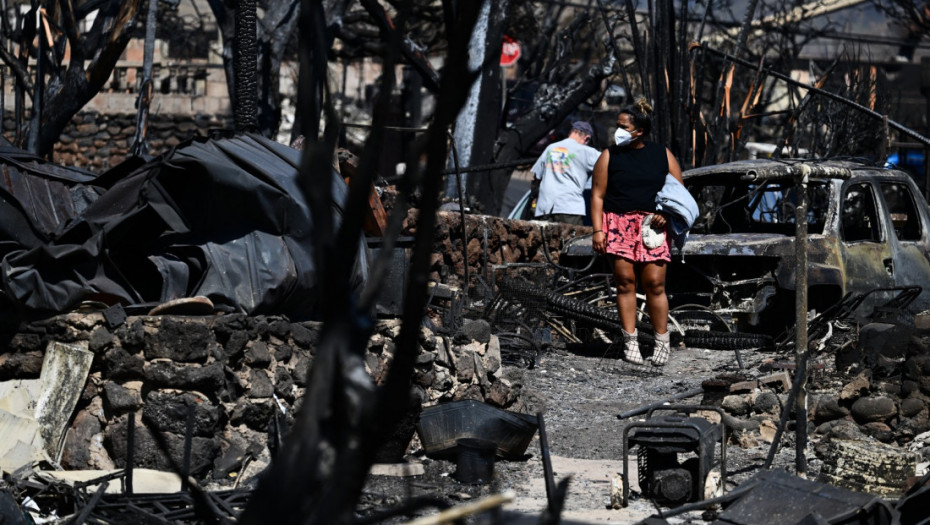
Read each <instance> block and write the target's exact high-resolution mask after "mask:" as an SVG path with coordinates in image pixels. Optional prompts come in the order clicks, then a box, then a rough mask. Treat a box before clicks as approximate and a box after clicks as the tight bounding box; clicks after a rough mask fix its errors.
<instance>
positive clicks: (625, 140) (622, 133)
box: [614, 128, 633, 146]
mask: <svg viewBox="0 0 930 525" xmlns="http://www.w3.org/2000/svg"><path fill="white" fill-rule="evenodd" d="M614 140H615V141H616V142H617V145H618V146H626V145H627V144H629V143H630V142H632V141H633V135H630V132H629V131H627V130H625V129H623V128H617V131H615V132H614Z"/></svg>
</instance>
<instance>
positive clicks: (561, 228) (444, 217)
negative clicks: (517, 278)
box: [404, 210, 591, 292]
mask: <svg viewBox="0 0 930 525" xmlns="http://www.w3.org/2000/svg"><path fill="white" fill-rule="evenodd" d="M416 218H417V210H411V211H410V212H409V213H408V215H407V218H406V220H405V221H404V234H405V235H413V234H414V233H415V232H416ZM590 234H591V227H590V226H572V225H570V224H563V223H553V222H543V221H517V220H509V219H503V218H500V217H492V216H489V215H465V239H467V241H466V242H465V246H466V249H465V250H463V249H462V239H463V235H462V217H461V215H460V214H459V213H458V212H439V213H438V217H437V224H436V234H435V236H434V241H433V242H434V244H433V254H432V264H431V267H430V272H431V273H430V276H429V277H430V279H431V280H434V281H437V282H442V283H445V284H449V285H454V286H459V287H461V286H462V284H463V281H464V276H465V264H466V256H467V262H468V270H469V284H470V286H469V288H470V289H471V290H472V292H475V291H480V290H476V289H477V288H480V285H479V284H478V283H479V279H480V280H483V281H485V282H488V281H491V282H490V283H489V284H493V281H494V280H495V279H496V278H497V277H498V276H499V275H500V272H501V271H503V269H502V268H495V266H499V265H506V264H512V263H521V264H528V263H532V264H538V265H540V267H544V266H549V269H550V271H551V270H552V269H554V267H553V266H551V265H549V264H548V262H549V261H551V262H553V263H558V262H559V260H560V258H559V256H560V252H561V250H562V247H563V245H564V243H565V242H566V241H567V240H569V239H572V238H575V237H579V236H583V235H590ZM547 252H548V257H547ZM543 271H545V270H543Z"/></svg>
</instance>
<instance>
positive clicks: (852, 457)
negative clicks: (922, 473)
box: [815, 439, 917, 498]
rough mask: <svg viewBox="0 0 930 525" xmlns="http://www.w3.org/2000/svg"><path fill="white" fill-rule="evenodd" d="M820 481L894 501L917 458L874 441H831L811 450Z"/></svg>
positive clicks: (913, 470)
mask: <svg viewBox="0 0 930 525" xmlns="http://www.w3.org/2000/svg"><path fill="white" fill-rule="evenodd" d="M815 450H816V453H817V457H819V458H820V459H821V460H822V461H823V465H822V466H821V470H820V477H821V481H823V482H825V483H830V484H832V485H836V486H837V487H842V488H847V489H850V490H855V491H858V492H866V493H868V494H873V495H875V496H880V497H890V498H893V497H898V496H900V495H901V494H902V493H903V491H904V483H905V480H907V478H908V477H909V476H913V475H915V472H916V470H917V454H916V453H914V452H909V451H906V450H903V449H901V448H900V447H896V446H891V445H886V444H884V443H880V442H878V441H876V440H871V439H870V440H840V439H831V440H829V441H824V442H822V443H820V444H819V445H818V446H817V447H815Z"/></svg>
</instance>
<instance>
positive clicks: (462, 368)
mask: <svg viewBox="0 0 930 525" xmlns="http://www.w3.org/2000/svg"><path fill="white" fill-rule="evenodd" d="M478 347H481V349H482V353H483V350H484V345H483V344H482V343H470V344H467V345H464V346H459V347H453V348H452V360H453V361H454V366H455V378H456V379H457V380H458V381H459V382H460V383H471V382H472V379H474V378H475V357H476V354H477V353H478Z"/></svg>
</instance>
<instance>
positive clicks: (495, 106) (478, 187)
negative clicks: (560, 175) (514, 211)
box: [450, 0, 508, 213]
mask: <svg viewBox="0 0 930 525" xmlns="http://www.w3.org/2000/svg"><path fill="white" fill-rule="evenodd" d="M507 2H508V0H484V1H483V2H482V6H481V12H480V13H481V14H480V15H479V17H478V23H477V24H476V25H475V29H474V32H473V33H472V35H471V40H470V41H469V53H468V56H469V58H468V62H469V63H468V70H469V72H471V73H472V74H473V75H476V76H477V78H476V80H475V82H474V83H473V84H472V85H471V91H470V92H469V94H468V101H467V102H466V103H465V106H464V107H463V108H462V111H461V112H460V113H459V115H458V117H456V120H455V130H454V141H455V144H456V149H455V152H456V154H457V155H458V157H459V158H458V159H457V162H458V165H459V166H473V165H478V164H487V163H488V162H489V161H490V160H491V157H492V154H493V148H494V139H495V133H488V131H489V130H496V129H498V128H499V127H500V117H501V114H500V111H501V105H502V94H501V68H500V56H501V45H502V40H503V31H504V22H505V14H506V10H507ZM487 176H488V173H487V172H476V173H471V174H468V175H467V176H466V177H465V193H466V195H472V196H473V197H474V199H475V200H476V201H477V202H478V203H479V205H480V207H481V209H483V210H489V207H490V206H492V205H493V202H494V195H493V194H494V192H495V191H496V189H495V188H493V187H490V186H489V185H488V184H487ZM450 180H451V179H450ZM450 193H451V192H450ZM455 193H458V192H457V191H456V192H455ZM489 213H490V211H489Z"/></svg>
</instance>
